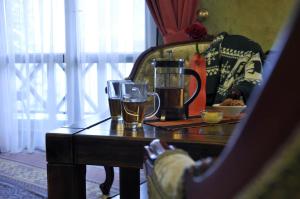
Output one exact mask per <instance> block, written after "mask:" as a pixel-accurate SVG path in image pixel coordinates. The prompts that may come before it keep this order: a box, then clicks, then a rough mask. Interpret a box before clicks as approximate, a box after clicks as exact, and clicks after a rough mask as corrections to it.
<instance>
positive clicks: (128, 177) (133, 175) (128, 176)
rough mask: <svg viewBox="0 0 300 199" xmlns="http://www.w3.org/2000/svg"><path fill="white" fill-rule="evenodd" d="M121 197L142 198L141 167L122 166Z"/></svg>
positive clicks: (123, 198) (124, 198) (122, 198)
mask: <svg viewBox="0 0 300 199" xmlns="http://www.w3.org/2000/svg"><path fill="white" fill-rule="evenodd" d="M120 198H121V199H126V198H131V199H135V198H140V169H134V168H123V167H122V168H121V167H120Z"/></svg>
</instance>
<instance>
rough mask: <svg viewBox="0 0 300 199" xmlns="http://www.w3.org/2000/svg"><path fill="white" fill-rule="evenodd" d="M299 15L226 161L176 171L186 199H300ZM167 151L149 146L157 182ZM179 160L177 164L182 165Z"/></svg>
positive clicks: (227, 149)
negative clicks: (296, 80)
mask: <svg viewBox="0 0 300 199" xmlns="http://www.w3.org/2000/svg"><path fill="white" fill-rule="evenodd" d="M293 16H294V18H293V20H292V23H291V24H289V25H290V26H288V30H287V32H286V33H287V34H284V36H285V37H281V40H280V45H277V46H276V47H275V49H274V52H276V53H274V54H272V56H269V57H268V64H267V65H265V67H264V68H265V73H264V82H263V84H262V85H261V87H257V88H256V89H255V90H254V93H253V95H252V96H251V98H250V101H249V108H250V109H248V114H249V115H248V116H247V118H246V119H245V120H244V121H243V122H242V123H240V124H239V125H238V126H237V127H236V131H235V132H234V134H233V135H232V137H231V139H230V140H229V143H228V145H227V146H226V147H225V149H224V151H223V152H222V154H221V155H220V157H219V158H218V159H217V160H216V161H215V162H214V163H212V164H211V162H204V164H203V165H205V166H207V167H209V168H206V167H203V166H199V164H196V163H195V162H193V160H190V165H187V166H186V167H184V166H183V167H182V168H181V171H179V170H177V171H176V173H180V172H182V176H181V181H179V183H181V184H177V185H176V186H174V191H176V190H177V189H178V187H182V190H180V191H182V192H180V191H179V192H180V193H182V195H184V197H185V198H199V197H201V198H210V199H213V198H278V197H279V198H299V196H300V189H299V184H298V179H299V177H300V172H299V168H300V162H299V157H300V147H299V146H300V145H299V143H300V126H299V125H300V117H299V111H300V104H299V102H300V95H299V94H298V93H297V92H296V91H297V90H299V88H298V85H297V84H295V82H294V81H295V79H297V78H298V74H299V73H300V68H299V67H298V66H297V63H298V57H297V48H298V46H299V45H300V37H299V35H300V4H299V3H298V5H297V12H296V15H293ZM286 37H287V38H286ZM279 88H281V89H284V90H281V91H279V90H278V89H279ZM162 148H163V149H162ZM165 150H167V151H169V147H163V146H160V145H159V146H158V147H157V143H156V144H155V143H152V144H151V145H150V146H148V147H146V152H147V154H148V158H147V161H146V162H145V166H146V168H147V169H146V172H147V178H148V179H150V180H152V179H154V178H157V176H156V175H157V174H158V173H159V171H156V170H158V168H157V165H156V164H159V163H157V162H156V161H158V162H160V161H162V159H163V157H162V154H164V152H165ZM153 154H154V155H153ZM181 154H183V153H181ZM155 155H157V157H158V159H156V160H155V158H156V157H155ZM170 156H172V155H170ZM182 156H183V158H185V159H188V157H189V156H188V155H187V154H185V155H184V154H183V155H182ZM160 157H161V158H160ZM177 161H179V160H174V161H172V162H171V164H173V165H174V164H180V163H179V162H177ZM201 162H202V163H203V161H200V163H201ZM151 163H154V164H151ZM160 164H161V163H160ZM168 166H169V165H167V164H166V165H165V167H164V169H165V171H166V172H170V170H169V169H168V168H169V167H168ZM174 175H176V174H174ZM155 182H157V183H156V184H155V187H154V189H155V190H156V189H160V191H161V190H163V189H162V187H163V186H162V185H163V184H164V183H161V181H155ZM152 188H153V187H150V190H151V189H152ZM160 193H161V192H160ZM151 194H153V192H152V193H150V197H151V196H152V195H151ZM166 194H167V195H168V192H167V193H166Z"/></svg>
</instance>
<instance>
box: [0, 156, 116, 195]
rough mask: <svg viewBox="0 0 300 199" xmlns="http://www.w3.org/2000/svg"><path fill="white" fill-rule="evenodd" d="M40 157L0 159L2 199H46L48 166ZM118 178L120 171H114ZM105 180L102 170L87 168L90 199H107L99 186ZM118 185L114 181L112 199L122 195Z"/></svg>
mask: <svg viewBox="0 0 300 199" xmlns="http://www.w3.org/2000/svg"><path fill="white" fill-rule="evenodd" d="M41 154H42V155H41ZM41 154H35V155H32V154H31V155H30V154H25V153H24V154H9V155H8V154H4V155H3V154H1V155H0V199H19V198H20V199H27V198H28V199H45V198H47V171H46V163H45V159H44V154H43V153H41ZM115 170H117V169H115ZM115 175H116V176H117V177H118V171H115ZM104 178H105V174H104V169H103V167H100V166H98V167H96V166H88V167H87V181H86V194H87V199H96V198H97V199H99V198H107V196H103V195H102V193H101V191H100V189H99V183H100V182H103V180H104ZM116 181H117V182H116ZM116 183H118V179H115V182H114V184H113V186H112V188H111V193H110V196H114V195H117V194H118V192H119V188H118V185H116Z"/></svg>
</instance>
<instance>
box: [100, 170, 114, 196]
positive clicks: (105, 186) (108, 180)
mask: <svg viewBox="0 0 300 199" xmlns="http://www.w3.org/2000/svg"><path fill="white" fill-rule="evenodd" d="M104 169H105V175H106V176H105V181H104V182H103V183H102V184H100V185H99V188H100V189H101V191H102V193H103V194H104V195H109V191H110V188H111V186H112V184H113V181H114V168H113V167H108V166H104Z"/></svg>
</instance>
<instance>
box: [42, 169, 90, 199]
mask: <svg viewBox="0 0 300 199" xmlns="http://www.w3.org/2000/svg"><path fill="white" fill-rule="evenodd" d="M85 175H86V166H85V165H71V164H51V163H48V164H47V179H48V199H66V198H72V199H85V198H86V190H85Z"/></svg>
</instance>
